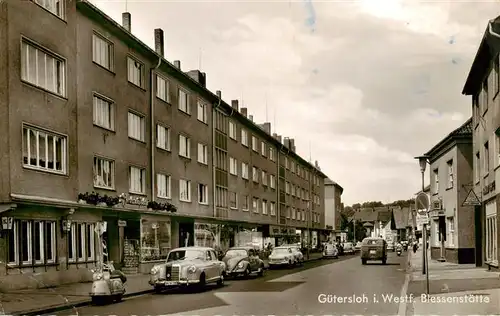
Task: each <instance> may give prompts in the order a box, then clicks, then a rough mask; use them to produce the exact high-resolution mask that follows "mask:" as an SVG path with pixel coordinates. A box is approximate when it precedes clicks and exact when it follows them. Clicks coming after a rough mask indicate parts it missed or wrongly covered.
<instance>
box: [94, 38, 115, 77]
mask: <svg viewBox="0 0 500 316" xmlns="http://www.w3.org/2000/svg"><path fill="white" fill-rule="evenodd" d="M113 48H114V47H113V44H112V43H111V42H110V41H108V40H107V39H105V38H104V37H102V36H100V35H98V34H96V33H94V34H92V61H93V62H95V63H96V64H98V65H100V66H102V67H104V68H106V69H108V70H111V71H112V70H113Z"/></svg>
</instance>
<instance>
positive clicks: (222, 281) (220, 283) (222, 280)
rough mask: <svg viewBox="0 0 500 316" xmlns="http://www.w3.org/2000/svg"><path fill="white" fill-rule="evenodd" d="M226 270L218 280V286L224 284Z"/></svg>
mask: <svg viewBox="0 0 500 316" xmlns="http://www.w3.org/2000/svg"><path fill="white" fill-rule="evenodd" d="M224 279H225V277H224V272H222V273H221V275H220V276H219V280H217V286H224Z"/></svg>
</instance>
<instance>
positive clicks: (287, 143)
mask: <svg viewBox="0 0 500 316" xmlns="http://www.w3.org/2000/svg"><path fill="white" fill-rule="evenodd" d="M283 145H285V147H286V148H288V149H290V138H288V137H285V139H284V140H283Z"/></svg>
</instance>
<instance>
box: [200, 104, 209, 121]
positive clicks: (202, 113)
mask: <svg viewBox="0 0 500 316" xmlns="http://www.w3.org/2000/svg"><path fill="white" fill-rule="evenodd" d="M207 115H208V114H207V104H206V103H203V102H201V101H198V121H201V122H203V123H207V122H208V118H207Z"/></svg>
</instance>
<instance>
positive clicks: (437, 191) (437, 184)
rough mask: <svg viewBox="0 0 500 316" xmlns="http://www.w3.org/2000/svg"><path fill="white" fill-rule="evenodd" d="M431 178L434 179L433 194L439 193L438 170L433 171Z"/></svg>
mask: <svg viewBox="0 0 500 316" xmlns="http://www.w3.org/2000/svg"><path fill="white" fill-rule="evenodd" d="M432 176H433V178H434V193H435V194H436V193H439V170H438V169H434V170H433V171H432Z"/></svg>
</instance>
